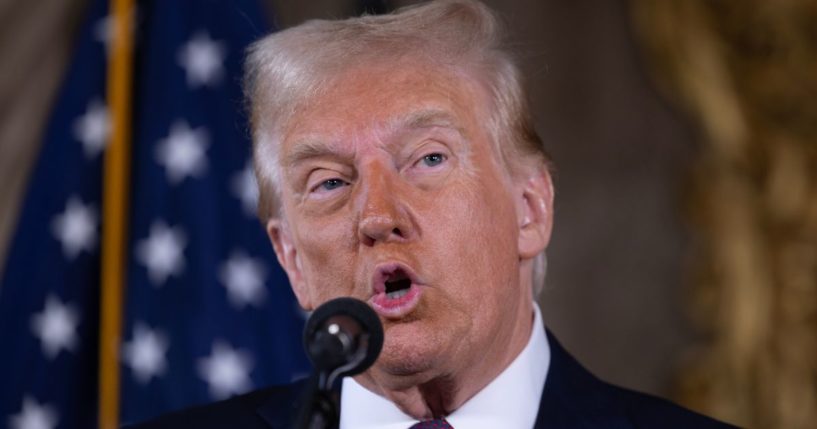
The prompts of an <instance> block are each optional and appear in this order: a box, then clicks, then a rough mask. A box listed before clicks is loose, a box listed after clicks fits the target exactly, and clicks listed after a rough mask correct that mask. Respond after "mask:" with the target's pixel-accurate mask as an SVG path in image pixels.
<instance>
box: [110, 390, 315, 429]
mask: <svg viewBox="0 0 817 429" xmlns="http://www.w3.org/2000/svg"><path fill="white" fill-rule="evenodd" d="M301 389H302V383H295V384H290V385H284V386H274V387H269V388H266V389H260V390H255V391H252V392H249V393H246V394H243V395H240V396H235V397H232V398H230V399H226V400H223V401H219V402H214V403H211V404H206V405H199V406H195V407H191V408H187V409H184V410H180V411H176V412H172V413H169V414H165V415H163V416H159V417H158V418H156V419H153V420H149V421H147V422H143V423H137V424H134V425H132V426H126V427H125V429H165V428H168V429H169V428H180V427H196V428H201V429H208V428H213V429H215V428H233V427H240V428H247V429H250V428H269V427H270V426H271V422H270V421H269V416H270V415H271V414H278V415H280V414H283V415H286V416H291V415H292V414H293V411H292V409H293V407H294V404H295V402H296V401H297V399H298V397H299V395H300V392H301ZM274 426H275V425H273V427H274Z"/></svg>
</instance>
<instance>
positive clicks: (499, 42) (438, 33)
mask: <svg viewBox="0 0 817 429" xmlns="http://www.w3.org/2000/svg"><path fill="white" fill-rule="evenodd" d="M505 43H506V38H505V34H504V31H503V28H502V26H501V25H500V22H499V19H498V18H497V17H496V16H495V14H494V13H493V12H492V11H491V10H490V9H488V8H487V7H485V6H484V5H482V4H481V3H479V2H477V1H472V0H437V1H431V2H428V3H425V4H421V5H415V6H409V7H406V8H402V9H400V10H398V11H396V12H394V13H392V14H388V15H376V16H362V17H356V18H350V19H345V20H337V21H327V20H313V21H308V22H306V23H304V24H301V25H299V26H297V27H293V28H290V29H287V30H284V31H281V32H278V33H275V34H272V35H270V36H267V37H265V38H263V39H261V40H259V41H257V42H255V43H254V44H253V45H252V46H250V48H249V50H248V56H247V61H246V64H245V77H244V91H245V97H246V99H247V103H248V108H249V112H250V123H251V129H252V139H253V163H254V167H255V175H256V179H257V181H258V186H259V202H258V215H259V218H260V219H261V221H262V222H266V221H267V220H269V219H270V218H272V217H277V216H280V215H281V213H280V212H279V211H280V208H281V207H280V184H281V177H280V176H281V172H280V168H281V166H280V164H279V160H278V147H279V146H280V139H281V135H282V133H283V130H284V128H285V127H286V126H287V123H288V121H289V119H290V118H291V117H292V115H293V114H294V113H295V112H296V111H297V110H298V109H299V108H300V106H301V105H302V103H304V102H306V100H309V99H311V98H313V97H315V96H319V95H320V94H321V93H322V92H323V91H325V90H326V89H328V87H329V85H331V83H332V81H333V78H334V77H336V76H338V75H340V74H341V73H342V72H343V71H345V70H347V69H349V68H350V67H353V66H359V65H360V64H366V63H367V62H371V63H383V62H384V61H400V60H405V59H407V58H409V59H411V60H413V61H415V63H417V64H428V65H429V67H437V68H444V69H447V70H450V71H453V72H457V73H464V74H466V75H468V76H470V77H472V78H473V79H474V80H475V81H476V82H478V83H480V84H482V85H483V86H484V88H485V89H486V90H487V93H488V94H489V96H490V98H491V101H492V103H493V106H490V107H491V108H490V109H489V111H490V112H491V114H490V116H491V117H490V118H489V119H488V122H487V127H488V131H489V133H490V135H491V137H492V138H493V140H494V144H495V145H496V148H497V150H498V151H499V154H500V156H501V158H502V161H503V163H504V165H505V166H506V170H507V171H508V172H509V173H510V174H513V172H514V171H515V169H514V168H510V167H511V166H514V165H520V164H519V163H520V162H524V163H539V164H541V165H542V166H543V167H544V168H549V165H550V157H549V156H548V154H547V152H546V151H545V149H544V147H543V145H542V142H541V139H540V138H539V136H538V135H537V134H536V132H535V130H534V127H533V123H532V119H531V116H530V112H529V107H528V102H527V98H526V96H525V93H524V91H523V85H522V77H521V73H520V71H519V67H518V66H517V64H516V62H515V61H514V58H513V55H512V54H511V53H510V51H509V50H508V49H507V48H506V46H505ZM543 258H544V255H542V257H541V258H538V259H537V260H536V261H535V262H534V266H535V267H537V266H538V267H540V269H535V270H534V285H536V286H535V287H536V288H537V289H538V288H540V287H541V286H540V285H541V284H542V282H543V280H544V265H545V261H544V259H543ZM538 277H541V279H539V278H538Z"/></svg>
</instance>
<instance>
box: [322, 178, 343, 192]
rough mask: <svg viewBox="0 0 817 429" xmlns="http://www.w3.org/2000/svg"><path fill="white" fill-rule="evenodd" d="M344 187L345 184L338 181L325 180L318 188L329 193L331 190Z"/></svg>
mask: <svg viewBox="0 0 817 429" xmlns="http://www.w3.org/2000/svg"><path fill="white" fill-rule="evenodd" d="M344 185H346V182H344V181H343V180H340V179H329V180H325V181H323V182H322V183H321V184H320V187H321V188H322V189H324V190H327V191H331V190H333V189H337V188H340V187H341V186H344Z"/></svg>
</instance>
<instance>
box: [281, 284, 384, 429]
mask: <svg viewBox="0 0 817 429" xmlns="http://www.w3.org/2000/svg"><path fill="white" fill-rule="evenodd" d="M304 348H305V349H306V353H307V355H308V356H309V360H311V361H312V364H313V366H314V367H315V370H314V372H313V374H312V377H311V379H310V381H309V384H308V388H307V390H306V392H305V395H304V397H303V401H302V403H301V411H300V413H299V416H298V422H297V425H296V426H297V427H299V428H310V429H312V428H327V427H334V426H335V425H336V424H337V421H338V415H339V412H338V407H337V395H335V394H334V393H333V391H332V386H333V385H334V384H335V381H336V380H338V379H339V378H340V377H346V376H350V375H355V374H360V373H361V372H363V371H365V370H367V369H368V368H369V367H370V366H372V364H373V363H374V361H375V360H377V356H378V355H379V354H380V350H381V349H382V348H383V325H382V324H381V323H380V319H378V317H377V314H375V312H374V310H372V309H371V308H369V306H368V305H366V303H364V302H363V301H360V300H357V299H354V298H346V297H344V298H336V299H333V300H331V301H327V302H326V303H324V304H323V305H321V306H320V307H318V308H317V309H316V310H315V311H314V312H313V313H312V315H311V316H309V320H307V321H306V326H305V327H304Z"/></svg>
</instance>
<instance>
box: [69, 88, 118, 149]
mask: <svg viewBox="0 0 817 429" xmlns="http://www.w3.org/2000/svg"><path fill="white" fill-rule="evenodd" d="M110 134H111V118H110V115H109V114H108V108H107V107H105V104H104V103H102V102H101V101H99V100H92V101H91V102H90V103H88V108H87V109H86V110H85V114H84V115H82V116H80V117H79V118H77V119H76V120H74V138H76V139H77V140H79V141H80V143H82V148H83V150H84V152H85V158H87V159H92V158H94V157H96V156H97V155H99V154H100V153H102V151H103V150H105V146H107V144H108V137H109V136H110Z"/></svg>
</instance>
